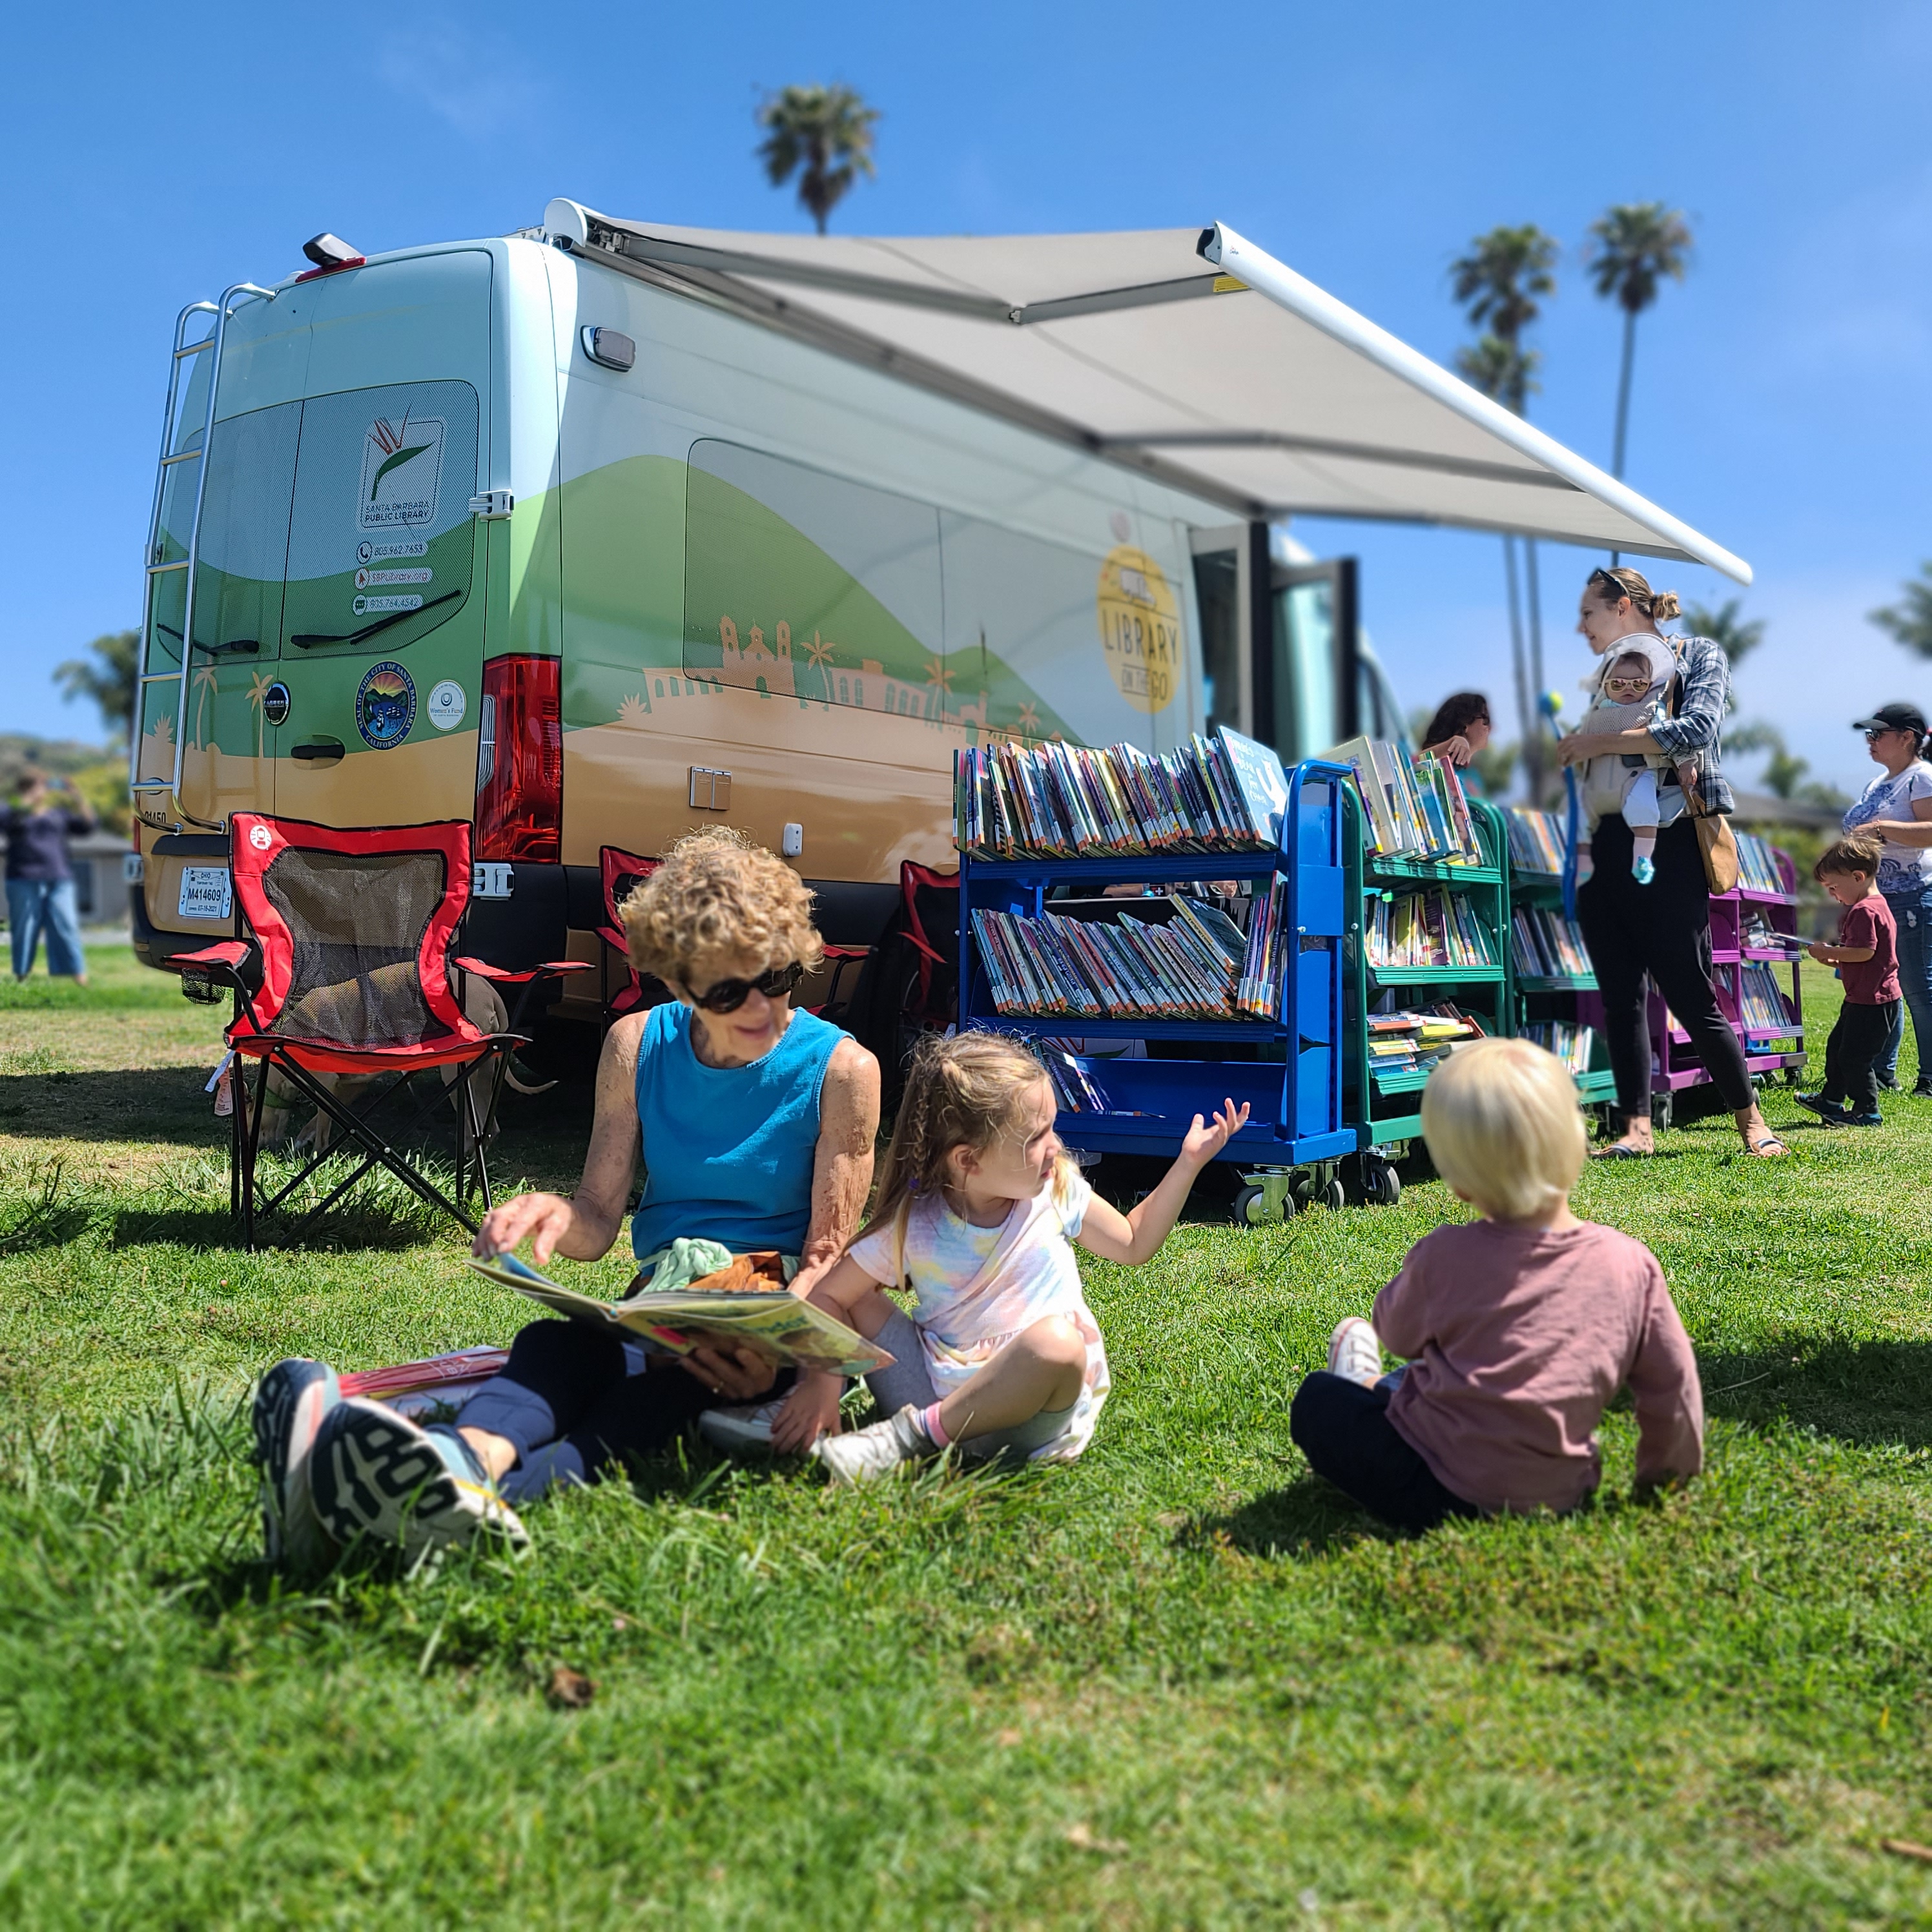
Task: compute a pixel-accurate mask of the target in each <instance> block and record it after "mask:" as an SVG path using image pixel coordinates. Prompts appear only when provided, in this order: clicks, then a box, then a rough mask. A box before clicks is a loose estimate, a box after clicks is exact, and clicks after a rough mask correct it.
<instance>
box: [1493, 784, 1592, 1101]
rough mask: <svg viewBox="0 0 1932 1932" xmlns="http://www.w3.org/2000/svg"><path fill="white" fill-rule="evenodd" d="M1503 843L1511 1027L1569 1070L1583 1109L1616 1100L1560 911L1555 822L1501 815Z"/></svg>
mask: <svg viewBox="0 0 1932 1932" xmlns="http://www.w3.org/2000/svg"><path fill="white" fill-rule="evenodd" d="M1502 817H1503V823H1504V828H1505V833H1506V835H1507V838H1508V844H1509V910H1510V983H1509V984H1510V1021H1511V1026H1510V1030H1511V1032H1513V1033H1514V1034H1517V1035H1519V1036H1520V1037H1522V1038H1523V1039H1525V1040H1535V1042H1536V1043H1538V1045H1539V1046H1547V1048H1549V1049H1550V1052H1552V1053H1553V1054H1555V1055H1556V1057H1557V1058H1558V1059H1559V1060H1560V1061H1562V1062H1563V1064H1565V1066H1566V1067H1568V1068H1569V1070H1570V1071H1571V1074H1572V1075H1573V1076H1574V1078H1575V1079H1576V1082H1577V1097H1578V1098H1579V1099H1580V1100H1582V1101H1583V1103H1584V1105H1585V1106H1601V1105H1603V1104H1604V1103H1606V1102H1608V1101H1610V1100H1615V1099H1616V1091H1617V1083H1616V1077H1615V1076H1614V1075H1613V1074H1612V1073H1611V1072H1610V1049H1609V1047H1608V1045H1607V1043H1606V1041H1605V1040H1604V1033H1603V1028H1602V1025H1601V1010H1600V1009H1599V1007H1598V1002H1597V999H1596V992H1597V976H1596V974H1595V973H1593V972H1592V971H1591V970H1590V955H1589V949H1588V948H1587V947H1585V945H1584V944H1583V933H1582V932H1581V930H1580V929H1579V928H1578V926H1577V924H1576V922H1575V921H1574V920H1572V919H1566V918H1565V916H1564V913H1563V853H1564V844H1565V839H1564V829H1563V821H1562V819H1561V818H1560V817H1559V816H1558V815H1557V814H1556V813H1555V812H1553V811H1532V810H1531V809H1530V808H1529V807H1528V806H1526V805H1511V806H1509V807H1508V808H1506V809H1505V811H1504V812H1503V814H1502Z"/></svg>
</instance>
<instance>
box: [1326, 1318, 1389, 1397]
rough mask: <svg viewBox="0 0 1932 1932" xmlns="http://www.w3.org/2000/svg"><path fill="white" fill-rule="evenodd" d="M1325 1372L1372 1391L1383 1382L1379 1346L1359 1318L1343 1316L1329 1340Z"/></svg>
mask: <svg viewBox="0 0 1932 1932" xmlns="http://www.w3.org/2000/svg"><path fill="white" fill-rule="evenodd" d="M1328 1373H1330V1374H1331V1376H1342V1377H1343V1379H1345V1380H1346V1381H1349V1382H1360V1383H1361V1385H1362V1386H1363V1388H1374V1387H1375V1385H1376V1383H1377V1382H1380V1381H1381V1380H1382V1341H1381V1339H1380V1338H1379V1337H1378V1336H1377V1335H1376V1331H1375V1330H1374V1329H1373V1328H1371V1327H1370V1325H1369V1324H1368V1323H1367V1322H1364V1320H1363V1319H1362V1318H1361V1316H1359V1315H1345V1316H1343V1318H1342V1319H1341V1320H1340V1322H1337V1323H1336V1325H1335V1332H1334V1334H1332V1335H1331V1336H1330V1337H1329V1338H1328Z"/></svg>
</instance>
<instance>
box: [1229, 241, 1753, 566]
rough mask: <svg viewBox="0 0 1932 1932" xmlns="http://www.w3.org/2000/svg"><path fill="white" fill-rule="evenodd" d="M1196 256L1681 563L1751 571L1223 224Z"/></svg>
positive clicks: (1696, 533) (1716, 545)
mask: <svg viewBox="0 0 1932 1932" xmlns="http://www.w3.org/2000/svg"><path fill="white" fill-rule="evenodd" d="M1201 253H1202V256H1203V257H1205V259H1206V260H1208V261H1210V262H1211V263H1214V266H1216V267H1217V268H1218V269H1220V270H1222V272H1223V273H1224V274H1227V275H1233V276H1235V277H1236V278H1238V279H1239V280H1240V281H1244V282H1245V283H1247V285H1248V287H1250V288H1251V289H1253V290H1254V291H1255V292H1256V293H1257V294H1259V295H1263V296H1267V298H1268V300H1269V301H1270V302H1275V303H1277V304H1279V305H1280V307H1282V308H1285V309H1286V310H1287V311H1289V314H1292V315H1298V316H1299V317H1301V319H1302V320H1303V321H1304V322H1308V323H1313V324H1314V326H1316V328H1317V329H1320V330H1321V331H1322V333H1323V334H1324V335H1329V336H1332V337H1334V339H1335V340H1336V341H1337V342H1341V343H1346V344H1347V345H1348V347H1349V348H1351V349H1353V350H1356V351H1358V353H1360V354H1361V355H1364V356H1367V358H1368V359H1369V360H1370V362H1374V363H1376V364H1378V365H1380V366H1381V367H1382V368H1385V369H1386V370H1388V371H1389V372H1390V374H1392V375H1396V376H1400V377H1402V378H1403V380H1404V381H1405V382H1407V383H1412V384H1413V385H1414V386H1415V387H1416V388H1417V389H1420V390H1421V391H1422V392H1424V395H1430V396H1433V397H1434V398H1435V399H1436V401H1438V402H1439V403H1442V404H1445V405H1446V406H1447V407H1448V408H1450V409H1452V410H1454V411H1455V412H1456V413H1457V415H1458V416H1463V417H1466V418H1467V419H1468V420H1469V422H1472V423H1475V425H1478V427H1479V428H1482V429H1485V430H1487V431H1489V433H1490V435H1492V436H1494V437H1500V438H1501V439H1502V440H1503V441H1504V442H1505V443H1508V444H1509V445H1510V446H1511V448H1512V449H1517V450H1520V452H1522V453H1523V455H1525V456H1527V457H1529V458H1530V459H1531V460H1532V461H1534V462H1536V463H1541V464H1542V465H1543V466H1544V468H1545V469H1550V470H1553V471H1554V472H1556V475H1559V476H1561V477H1562V478H1564V480H1565V481H1566V482H1570V483H1574V484H1576V486H1577V488H1578V489H1580V490H1586V491H1588V492H1589V494H1590V495H1591V496H1595V498H1596V499H1597V500H1598V502H1603V503H1607V504H1609V505H1610V507H1611V508H1613V509H1616V510H1621V511H1622V512H1623V513H1624V514H1625V516H1627V517H1630V518H1631V520H1633V521H1634V522H1636V523H1641V524H1642V525H1643V527H1644V528H1645V529H1647V530H1649V531H1650V532H1652V534H1653V535H1656V536H1658V537H1661V538H1662V539H1663V540H1664V541H1665V542H1666V543H1668V544H1674V545H1675V546H1676V547H1677V548H1678V549H1679V550H1682V551H1683V552H1684V553H1685V555H1686V556H1691V557H1694V558H1696V559H1697V561H1698V562H1700V563H1707V564H1709V565H1710V566H1711V568H1712V569H1713V570H1719V571H1723V572H1724V574H1725V575H1726V576H1727V577H1730V578H1731V579H1732V580H1733V581H1735V582H1736V583H1750V581H1751V565H1749V564H1748V563H1746V562H1745V560H1744V559H1742V557H1738V556H1733V555H1732V554H1731V553H1730V551H1729V550H1726V549H1724V547H1722V546H1721V545H1720V544H1714V543H1713V542H1712V541H1711V540H1710V538H1708V537H1706V536H1701V535H1699V534H1698V532H1697V531H1695V530H1694V529H1691V527H1690V526H1688V524H1685V523H1679V521H1678V520H1677V519H1676V517H1673V516H1670V515H1669V514H1667V513H1666V512H1665V511H1662V510H1660V509H1659V508H1658V507H1657V505H1655V503H1653V502H1650V501H1649V499H1647V498H1645V497H1643V496H1639V495H1638V494H1637V492H1636V491H1635V490H1632V489H1631V488H1630V487H1628V486H1627V485H1626V484H1622V483H1620V482H1619V481H1618V480H1617V479H1616V478H1615V477H1614V476H1611V475H1607V474H1606V473H1605V472H1604V471H1603V470H1601V469H1598V467H1597V466H1596V465H1595V463H1586V462H1585V461H1584V460H1583V458H1581V457H1580V456H1579V455H1577V454H1576V453H1575V452H1574V451H1572V450H1568V449H1565V448H1564V446H1562V444H1561V443H1559V442H1557V441H1556V440H1555V438H1554V437H1547V436H1545V435H1544V434H1543V432H1542V431H1541V430H1539V429H1537V428H1534V427H1533V426H1532V425H1530V424H1529V423H1526V422H1524V421H1523V419H1522V417H1520V416H1516V415H1514V414H1513V413H1511V411H1509V410H1506V409H1505V408H1504V407H1502V404H1499V403H1495V402H1492V401H1490V398H1488V397H1487V396H1485V395H1481V393H1480V392H1478V391H1476V390H1475V389H1471V388H1470V386H1469V384H1468V383H1464V382H1461V381H1459V380H1457V378H1456V377H1454V376H1452V375H1451V374H1450V373H1449V372H1448V370H1446V369H1444V368H1439V366H1438V365H1436V364H1435V363H1433V362H1430V359H1429V358H1428V357H1427V356H1424V355H1423V354H1421V353H1420V351H1418V350H1414V349H1412V348H1410V347H1409V344H1407V343H1406V342H1403V341H1399V340H1398V339H1397V338H1396V337H1394V336H1393V335H1390V334H1389V332H1388V330H1387V329H1378V328H1377V327H1376V325H1375V324H1374V323H1372V322H1371V321H1370V320H1369V319H1368V318H1367V317H1366V316H1361V315H1358V314H1356V313H1355V311H1354V310H1353V309H1352V308H1349V306H1348V305H1347V304H1346V302H1337V300H1336V299H1335V298H1334V296H1331V295H1329V294H1328V293H1326V292H1325V290H1321V289H1318V288H1317V287H1316V286H1315V284H1313V282H1311V281H1308V280H1307V279H1306V278H1304V277H1303V276H1301V275H1297V274H1296V273H1295V271H1294V270H1293V269H1291V268H1289V267H1288V266H1286V264H1284V263H1280V262H1277V260H1275V259H1274V257H1273V256H1272V255H1271V254H1268V253H1267V252H1266V251H1265V250H1262V249H1260V248H1256V246H1255V245H1254V244H1253V242H1250V241H1249V240H1247V239H1246V238H1245V237H1244V236H1241V235H1238V234H1237V233H1235V230H1234V229H1232V228H1230V227H1229V226H1227V224H1226V223H1225V222H1218V221H1217V223H1215V224H1214V226H1213V227H1212V228H1211V229H1208V231H1207V232H1206V233H1205V234H1204V235H1203V236H1202V241H1201Z"/></svg>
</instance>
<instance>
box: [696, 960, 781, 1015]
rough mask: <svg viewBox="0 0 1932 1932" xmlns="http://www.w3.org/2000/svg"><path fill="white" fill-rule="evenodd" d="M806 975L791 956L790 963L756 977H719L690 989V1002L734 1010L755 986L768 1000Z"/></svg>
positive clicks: (711, 1010)
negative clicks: (693, 990)
mask: <svg viewBox="0 0 1932 1932" xmlns="http://www.w3.org/2000/svg"><path fill="white" fill-rule="evenodd" d="M804 977H805V968H803V967H802V965H799V962H797V961H796V959H794V960H793V962H791V964H790V965H789V966H774V967H773V968H772V969H771V970H770V971H769V972H766V973H760V974H759V975H758V977H757V978H756V979H755V980H718V981H716V982H715V983H713V984H712V985H711V986H707V987H706V989H704V991H703V992H701V993H691V989H690V988H689V987H688V986H687V987H686V988H685V992H687V993H691V1004H692V1005H693V1006H694V1007H703V1009H704V1010H705V1011H706V1013H736V1011H737V1010H738V1009H739V1007H742V1005H743V1004H745V1001H747V1000H748V999H749V998H751V990H752V989H753V988H754V987H755V988H757V990H758V991H759V992H761V993H762V994H763V995H764V996H765V998H766V999H768V1000H777V999H782V998H784V997H785V996H786V995H787V994H789V993H790V992H793V990H794V989H796V986H797V985H798V983H799V981H800V980H802V979H803V978H804Z"/></svg>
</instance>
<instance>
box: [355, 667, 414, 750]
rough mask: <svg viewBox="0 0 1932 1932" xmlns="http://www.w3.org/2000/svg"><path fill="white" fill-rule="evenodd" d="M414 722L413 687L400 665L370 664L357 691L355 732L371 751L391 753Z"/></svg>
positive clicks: (407, 734) (412, 681)
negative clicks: (357, 732) (356, 731)
mask: <svg viewBox="0 0 1932 1932" xmlns="http://www.w3.org/2000/svg"><path fill="white" fill-rule="evenodd" d="M415 722H416V683H415V681H414V680H413V679H412V678H411V677H410V674H409V673H408V672H407V671H406V670H404V668H403V667H402V666H401V664H390V663H384V664H371V666H370V667H369V670H368V673H367V675H366V676H365V677H364V678H363V679H362V682H361V684H359V685H357V687H356V730H358V731H359V732H361V733H362V742H363V743H364V744H365V745H368V747H369V748H370V749H371V751H392V750H393V749H394V748H395V747H396V746H397V745H400V744H401V742H403V740H404V739H405V738H407V736H409V735H410V726H411V725H412V724H414V723H415Z"/></svg>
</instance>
